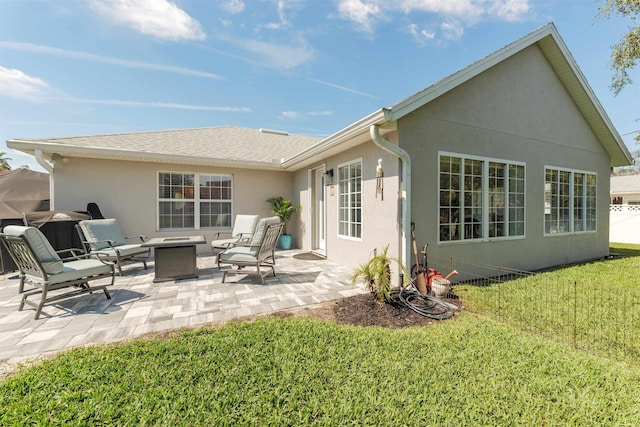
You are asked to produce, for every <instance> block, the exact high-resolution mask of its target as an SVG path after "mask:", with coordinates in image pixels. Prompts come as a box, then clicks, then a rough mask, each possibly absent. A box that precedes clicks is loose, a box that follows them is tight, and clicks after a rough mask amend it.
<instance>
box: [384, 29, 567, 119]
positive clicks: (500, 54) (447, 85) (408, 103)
mask: <svg viewBox="0 0 640 427" xmlns="http://www.w3.org/2000/svg"><path fill="white" fill-rule="evenodd" d="M550 34H555V35H557V34H558V32H557V30H556V29H555V26H554V25H553V23H549V24H547V25H545V26H543V27H540V28H539V29H537V30H536V31H534V32H533V33H531V34H529V35H527V36H525V37H523V38H522V39H519V40H517V41H515V42H513V43H511V44H509V45H507V46H505V47H503V48H502V49H499V50H497V51H495V52H494V53H492V54H490V55H488V56H486V57H485V58H483V59H481V60H479V61H477V62H476V63H474V64H472V65H470V66H468V67H466V68H463V69H462V70H460V71H458V72H456V73H454V74H452V75H450V76H449V77H445V78H444V79H443V80H441V81H440V82H438V83H435V84H434V85H432V86H430V87H428V88H426V89H424V90H422V91H420V92H418V93H416V94H415V95H413V96H411V97H409V98H407V99H405V100H404V101H400V102H399V103H397V104H395V105H393V106H391V107H388V108H386V109H385V111H386V113H387V118H388V119H389V120H390V121H396V120H398V119H400V118H402V117H404V116H406V115H407V114H409V113H411V112H412V111H414V110H416V109H417V108H420V107H422V106H423V105H425V104H427V103H428V102H430V101H432V100H434V99H435V98H437V97H439V96H440V95H442V94H444V93H447V92H449V91H450V90H452V89H454V88H456V87H457V86H459V85H461V84H463V83H465V82H467V81H468V80H471V79H472V78H473V77H475V76H477V75H479V74H481V73H483V72H484V71H486V70H488V69H489V68H491V67H493V66H494V65H496V64H499V63H500V62H502V61H504V60H505V59H507V58H509V57H510V56H512V55H514V54H516V53H518V52H520V51H521V50H523V49H525V48H527V47H529V46H531V45H532V44H533V43H536V42H537V41H539V40H540V39H542V38H544V37H546V36H548V35H550Z"/></svg>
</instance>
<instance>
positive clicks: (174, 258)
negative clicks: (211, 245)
mask: <svg viewBox="0 0 640 427" xmlns="http://www.w3.org/2000/svg"><path fill="white" fill-rule="evenodd" d="M203 243H206V240H205V238H204V236H180V237H155V238H153V239H149V240H147V241H146V242H144V243H143V244H142V245H141V246H143V247H149V248H153V257H154V268H155V278H154V279H153V282H154V283H157V282H166V281H169V280H179V279H195V278H197V277H198V267H197V266H196V245H199V244H203Z"/></svg>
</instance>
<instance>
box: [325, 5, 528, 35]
mask: <svg viewBox="0 0 640 427" xmlns="http://www.w3.org/2000/svg"><path fill="white" fill-rule="evenodd" d="M529 1H530V0H395V1H388V0H337V2H338V6H337V9H338V15H339V16H340V18H342V19H344V20H347V21H351V22H353V23H354V24H355V25H356V27H357V28H358V29H360V30H364V31H369V32H371V31H373V30H374V27H375V24H376V21H377V20H380V19H383V18H385V17H386V18H387V19H388V17H389V16H390V15H391V14H393V13H403V14H405V15H407V16H408V15H412V14H415V13H428V14H435V15H439V16H440V17H441V18H445V22H449V19H454V18H455V19H457V20H459V21H461V22H464V23H466V24H468V25H471V24H474V23H476V22H478V21H481V20H488V19H495V18H498V19H501V20H505V21H516V20H520V19H523V18H524V17H525V16H526V14H527V13H528V12H529V11H530V10H531V7H530V6H529ZM416 30H417V28H416ZM410 32H411V31H410ZM411 33H412V34H413V35H414V36H418V38H419V39H424V37H422V36H421V35H420V31H418V32H411ZM454 33H455V32H454ZM447 34H448V35H450V36H452V33H447ZM424 36H427V34H424Z"/></svg>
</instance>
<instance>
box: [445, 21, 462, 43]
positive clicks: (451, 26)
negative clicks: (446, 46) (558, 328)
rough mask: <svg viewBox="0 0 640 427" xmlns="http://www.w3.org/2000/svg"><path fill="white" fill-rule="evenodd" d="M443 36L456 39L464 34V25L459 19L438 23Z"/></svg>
mask: <svg viewBox="0 0 640 427" xmlns="http://www.w3.org/2000/svg"><path fill="white" fill-rule="evenodd" d="M440 29H441V30H442V34H443V37H444V38H445V39H447V40H458V39H460V38H461V37H462V35H463V34H464V26H463V25H462V23H461V22H460V21H457V20H455V19H449V21H447V22H443V23H442V24H440Z"/></svg>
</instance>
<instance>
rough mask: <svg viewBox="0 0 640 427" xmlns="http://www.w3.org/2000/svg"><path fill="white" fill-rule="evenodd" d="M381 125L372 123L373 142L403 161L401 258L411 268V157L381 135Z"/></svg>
mask: <svg viewBox="0 0 640 427" xmlns="http://www.w3.org/2000/svg"><path fill="white" fill-rule="evenodd" d="M379 128H380V125H371V127H369V134H370V135H371V139H372V140H373V142H374V143H375V144H376V145H377V146H378V147H380V148H382V149H384V150H385V151H388V152H389V153H391V154H393V155H394V156H396V157H398V158H399V159H400V161H401V162H402V180H401V182H400V184H401V186H402V187H401V197H400V202H401V208H400V209H401V221H402V224H401V228H402V243H401V244H402V248H401V249H402V253H401V255H400V259H401V260H402V262H403V264H404V265H405V266H406V267H407V268H409V266H410V265H411V264H410V262H409V235H410V234H411V217H410V215H411V157H409V153H407V152H406V151H405V150H403V149H402V148H400V147H398V146H397V145H395V144H392V143H391V142H389V141H387V140H386V139H384V138H383V137H382V136H381V135H380V130H379Z"/></svg>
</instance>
